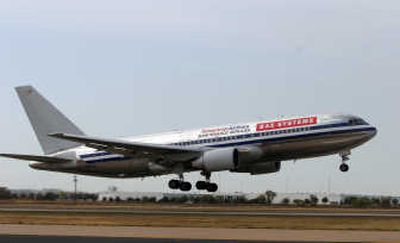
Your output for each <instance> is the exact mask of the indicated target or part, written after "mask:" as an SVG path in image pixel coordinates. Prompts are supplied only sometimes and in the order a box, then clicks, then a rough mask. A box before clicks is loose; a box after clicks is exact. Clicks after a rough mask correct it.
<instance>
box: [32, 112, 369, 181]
mask: <svg viewBox="0 0 400 243" xmlns="http://www.w3.org/2000/svg"><path fill="white" fill-rule="evenodd" d="M376 132H377V130H376V128H375V127H373V126H371V125H369V124H367V123H366V122H365V121H363V120H362V119H360V118H358V117H356V116H351V115H315V116H307V117H298V118H290V119H284V120H276V121H265V122H253V123H244V124H236V125H225V126H217V127H211V128H204V129H196V130H190V131H179V132H169V133H162V134H155V135H147V136H140V137H132V138H125V139H124V140H126V141H131V142H140V143H149V144H163V145H174V146H180V147H185V148H196V149H201V150H203V151H210V150H215V149H221V148H232V147H234V148H238V149H240V150H243V151H251V152H252V154H255V155H257V156H253V157H249V158H251V159H248V160H246V164H245V165H243V166H242V168H244V169H240V168H239V169H238V170H235V169H230V170H231V171H233V172H235V171H236V172H248V173H251V174H260V173H263V172H262V171H259V172H260V173H259V172H258V171H257V168H258V167H257V165H262V164H265V163H272V162H279V163H280V162H281V161H285V160H295V159H303V158H310V157H317V156H324V155H330V154H336V153H342V152H347V151H350V150H351V149H353V148H355V147H357V146H359V145H361V144H363V143H365V142H366V141H368V140H370V139H371V138H372V137H373V136H374V135H375V134H376ZM253 151H255V152H254V153H253ZM54 156H59V157H68V158H71V157H73V158H74V161H75V162H74V163H69V164H62V165H60V164H43V163H31V164H30V166H31V167H33V168H35V169H43V170H51V171H61V172H70V173H77V174H85V175H94V176H104V177H120V178H129V177H145V176H156V175H164V174H171V173H181V172H182V170H183V172H190V171H195V170H201V169H200V168H198V167H196V166H195V163H192V162H188V163H187V166H183V167H179V168H176V167H173V166H168V163H167V162H168V161H167V162H166V161H160V162H159V161H157V160H155V159H154V158H151V157H148V156H145V155H135V156H126V155H125V156H124V155H120V154H113V153H109V152H104V151H98V150H95V149H92V148H88V147H85V146H81V147H79V148H75V149H70V150H68V151H63V152H60V153H57V154H54ZM172 162H173V161H172ZM216 163H217V162H216ZM279 166H280V165H279ZM246 168H252V169H251V170H248V169H246Z"/></svg>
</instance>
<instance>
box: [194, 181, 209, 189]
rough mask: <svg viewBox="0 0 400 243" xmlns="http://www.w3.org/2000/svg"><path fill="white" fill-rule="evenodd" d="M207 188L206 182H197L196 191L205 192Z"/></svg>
mask: <svg viewBox="0 0 400 243" xmlns="http://www.w3.org/2000/svg"><path fill="white" fill-rule="evenodd" d="M206 188H207V182H205V181H198V182H196V189H197V190H205V189H206Z"/></svg>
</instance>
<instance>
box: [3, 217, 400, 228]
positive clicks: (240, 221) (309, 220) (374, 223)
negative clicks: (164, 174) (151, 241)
mask: <svg viewBox="0 0 400 243" xmlns="http://www.w3.org/2000/svg"><path fill="white" fill-rule="evenodd" d="M0 224H45V225H48V224H51V225H96V226H98V225H103V226H160V227H213V228H265V229H321V230H322V229H323V230H374V231H376V230H381V231H384V230H385V231H386V230H389V231H399V230H400V219H396V218H394V219H387V218H337V217H332V218H327V217H323V218H322V217H321V218H319V217H269V216H268V217H259V216H257V217H252V216H180V215H172V216H170V215H168V216H165V215H160V216H157V215H123V214H115V215H104V214H99V213H36V212H11V213H8V212H7V213H0Z"/></svg>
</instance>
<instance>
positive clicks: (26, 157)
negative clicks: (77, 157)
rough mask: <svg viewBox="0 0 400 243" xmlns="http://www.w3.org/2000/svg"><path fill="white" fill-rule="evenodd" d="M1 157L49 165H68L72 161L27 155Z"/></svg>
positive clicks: (3, 155)
mask: <svg viewBox="0 0 400 243" xmlns="http://www.w3.org/2000/svg"><path fill="white" fill-rule="evenodd" d="M0 156H1V157H6V158H12V159H19V160H28V161H37V162H44V163H49V164H52V163H54V164H59V163H68V162H71V161H72V160H70V159H64V158H59V157H51V156H38V155H27V154H0Z"/></svg>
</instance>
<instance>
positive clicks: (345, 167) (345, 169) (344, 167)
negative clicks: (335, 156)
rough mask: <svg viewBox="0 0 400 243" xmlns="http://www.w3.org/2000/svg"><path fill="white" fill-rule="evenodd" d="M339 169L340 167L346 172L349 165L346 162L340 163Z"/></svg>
mask: <svg viewBox="0 0 400 243" xmlns="http://www.w3.org/2000/svg"><path fill="white" fill-rule="evenodd" d="M339 169H340V171H341V172H347V171H349V165H348V164H341V165H340V166H339Z"/></svg>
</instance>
